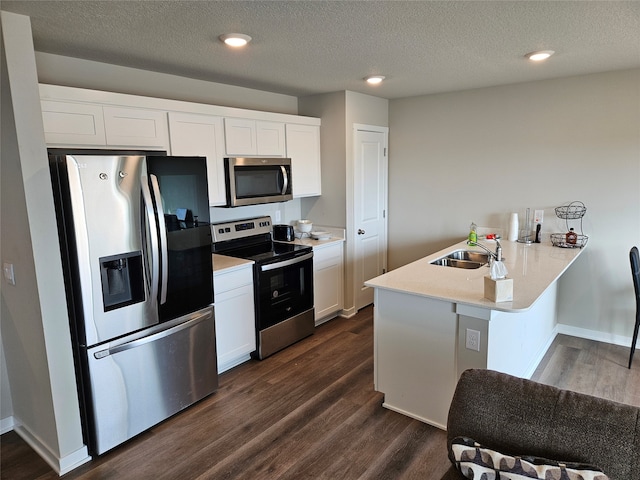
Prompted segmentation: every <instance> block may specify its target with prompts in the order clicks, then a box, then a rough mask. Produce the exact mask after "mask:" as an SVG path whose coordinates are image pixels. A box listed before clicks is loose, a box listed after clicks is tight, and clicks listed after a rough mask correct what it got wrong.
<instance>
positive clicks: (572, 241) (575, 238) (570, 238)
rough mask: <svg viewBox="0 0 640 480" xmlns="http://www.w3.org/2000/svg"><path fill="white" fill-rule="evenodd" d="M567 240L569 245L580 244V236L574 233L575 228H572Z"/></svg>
mask: <svg viewBox="0 0 640 480" xmlns="http://www.w3.org/2000/svg"><path fill="white" fill-rule="evenodd" d="M566 240H567V243H568V244H569V245H575V244H576V243H578V234H577V233H576V232H574V231H573V228H570V229H569V231H568V232H567V235H566Z"/></svg>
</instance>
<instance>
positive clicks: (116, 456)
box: [0, 307, 640, 480]
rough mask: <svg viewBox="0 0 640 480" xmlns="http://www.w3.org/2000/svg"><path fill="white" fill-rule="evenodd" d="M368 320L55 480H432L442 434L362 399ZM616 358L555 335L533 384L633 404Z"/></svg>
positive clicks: (249, 368)
mask: <svg viewBox="0 0 640 480" xmlns="http://www.w3.org/2000/svg"><path fill="white" fill-rule="evenodd" d="M372 314H373V309H372V308H371V307H368V308H366V309H363V310H362V311H360V312H359V313H358V314H357V315H356V316H355V317H353V318H351V319H341V318H338V319H335V320H332V321H330V322H328V323H326V324H324V325H321V326H320V327H318V328H317V329H316V333H315V334H314V335H313V336H311V337H309V338H307V339H304V340H302V341H301V342H298V343H297V344H295V345H293V346H291V347H289V348H287V349H286V350H283V351H282V352H279V353H277V354H275V355H273V356H272V357H269V358H267V359H265V360H263V361H261V362H259V361H253V360H252V361H250V362H247V363H245V364H243V365H240V366H239V367H236V368H235V369H233V370H231V371H228V372H225V373H223V374H222V375H221V377H220V388H219V390H218V391H217V392H216V393H215V394H214V395H212V396H210V397H208V398H206V399H204V400H203V401H201V402H199V403H198V404H196V405H194V406H192V407H191V408H189V409H187V410H186V411H184V412H182V413H180V414H178V415H176V416H174V417H172V418H171V419H169V420H167V421H165V422H163V423H162V424H160V425H158V426H156V427H154V428H152V429H151V430H149V431H148V432H146V433H144V434H142V435H140V436H138V437H136V438H135V439H133V440H131V441H129V442H127V443H126V444H125V445H122V446H120V447H118V448H116V449H114V450H113V451H111V452H109V453H107V454H105V455H103V456H102V457H100V458H97V459H94V460H92V461H91V462H90V463H88V464H86V465H83V466H82V467H80V468H78V469H76V470H74V471H73V472H71V473H69V474H67V475H65V476H64V477H63V478H64V479H82V480H97V479H100V480H107V479H109V480H111V479H118V480H121V479H125V480H126V479H134V478H135V479H152V478H153V479H181V480H191V479H247V478H253V479H305V478H306V479H376V480H378V479H390V480H391V479H394V480H395V479H414V478H415V479H418V478H420V479H426V480H440V479H441V478H442V477H443V475H444V474H445V472H446V471H447V470H448V469H449V461H448V459H447V455H446V444H445V442H446V436H445V432H443V431H441V430H438V429H436V428H434V427H431V426H429V425H425V424H423V423H421V422H419V421H417V420H412V419H410V418H408V417H405V416H403V415H400V414H398V413H395V412H392V411H390V410H387V409H385V408H383V407H382V406H381V403H382V400H383V397H382V395H381V394H380V393H377V392H375V391H374V390H373V322H372ZM628 352H629V349H628V348H625V347H618V346H614V345H608V344H602V343H598V342H594V341H590V340H583V339H579V338H574V337H569V336H566V335H559V336H558V337H557V338H556V340H555V341H554V342H553V344H552V346H551V347H550V349H549V351H548V352H547V354H546V355H545V358H544V359H543V361H542V362H541V364H540V366H539V367H538V369H537V370H536V372H535V374H534V376H533V379H534V380H537V381H540V382H542V383H547V384H551V385H556V386H558V387H560V388H567V389H572V390H576V391H581V392H583V393H588V394H591V395H596V396H600V397H604V398H609V399H612V400H616V401H620V402H623V403H629V404H633V405H638V406H640V356H639V357H638V358H636V359H635V363H634V365H633V367H632V369H631V370H629V369H627V368H626V365H627V358H628ZM0 455H1V458H0V459H1V462H0V477H1V478H2V479H6V480H23V479H24V480H26V479H29V480H36V479H37V480H53V479H56V478H59V477H58V476H57V475H56V474H55V473H54V472H53V470H52V469H51V468H50V467H49V466H48V465H47V464H46V463H45V462H44V461H43V460H42V459H41V458H40V457H39V456H38V455H37V454H35V453H34V452H33V451H32V450H31V448H30V447H29V446H27V445H26V444H25V443H24V441H23V440H22V439H21V438H20V437H19V436H18V435H17V434H15V433H14V432H10V433H7V434H5V435H2V437H1V451H0Z"/></svg>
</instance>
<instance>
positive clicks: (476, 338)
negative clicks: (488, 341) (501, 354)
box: [466, 328, 480, 352]
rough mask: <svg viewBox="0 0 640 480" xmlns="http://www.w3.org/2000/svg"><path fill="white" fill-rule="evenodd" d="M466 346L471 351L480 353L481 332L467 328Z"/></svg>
mask: <svg viewBox="0 0 640 480" xmlns="http://www.w3.org/2000/svg"><path fill="white" fill-rule="evenodd" d="M466 345H467V348H468V349H469V350H475V351H476V352H479V351H480V332H479V331H478V330H472V329H470V328H467V342H466Z"/></svg>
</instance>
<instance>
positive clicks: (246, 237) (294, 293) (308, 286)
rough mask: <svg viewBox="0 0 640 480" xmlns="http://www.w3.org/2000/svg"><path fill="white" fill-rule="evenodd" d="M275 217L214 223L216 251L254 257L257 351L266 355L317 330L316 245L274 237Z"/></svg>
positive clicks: (258, 355) (214, 246)
mask: <svg viewBox="0 0 640 480" xmlns="http://www.w3.org/2000/svg"><path fill="white" fill-rule="evenodd" d="M272 227H273V225H272V223H271V217H269V216H265V217H258V218H250V219H245V220H236V221H232V222H225V223H216V224H212V226H211V233H212V236H213V252H214V253H218V254H221V255H228V256H231V257H236V258H244V259H248V260H253V261H254V262H255V264H254V267H253V288H254V298H255V316H256V351H255V352H254V353H253V354H252V356H253V357H254V358H258V359H260V360H262V359H263V358H266V357H268V356H269V355H272V354H273V353H275V352H277V351H279V350H282V349H283V348H285V347H288V346H289V345H291V344H293V343H295V342H297V341H298V340H301V339H303V338H305V337H307V336H309V335H311V334H313V331H314V328H315V325H314V307H313V250H312V248H311V247H309V246H306V245H296V244H293V243H284V242H274V241H273V239H272V236H271V230H272Z"/></svg>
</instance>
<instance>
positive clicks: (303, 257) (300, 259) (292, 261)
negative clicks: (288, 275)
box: [260, 252, 313, 272]
mask: <svg viewBox="0 0 640 480" xmlns="http://www.w3.org/2000/svg"><path fill="white" fill-rule="evenodd" d="M310 258H313V252H311V253H306V254H304V255H301V256H299V257H296V258H292V259H290V260H283V261H282V262H276V263H268V264H266V265H261V266H260V271H261V272H267V271H269V270H275V269H276V268H282V267H288V266H289V265H295V264H296V263H300V262H304V261H305V260H309V259H310Z"/></svg>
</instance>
